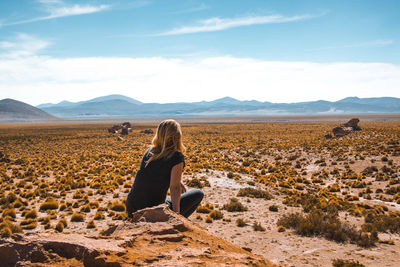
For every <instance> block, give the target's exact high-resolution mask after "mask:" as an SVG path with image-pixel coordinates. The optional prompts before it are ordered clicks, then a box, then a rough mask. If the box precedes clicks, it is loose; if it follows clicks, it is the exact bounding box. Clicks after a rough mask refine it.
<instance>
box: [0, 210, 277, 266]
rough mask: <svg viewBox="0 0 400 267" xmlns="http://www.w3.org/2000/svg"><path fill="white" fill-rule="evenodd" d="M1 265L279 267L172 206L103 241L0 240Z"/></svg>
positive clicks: (66, 237) (147, 213)
mask: <svg viewBox="0 0 400 267" xmlns="http://www.w3.org/2000/svg"><path fill="white" fill-rule="evenodd" d="M0 262H1V264H2V265H1V266H96V267H102V266H107V267H110V266H111V267H113V266H132V265H135V266H141V265H146V266H148V265H150V266H199V265H202V266H225V265H233V266H249V265H250V266H274V265H273V264H272V263H270V262H269V261H268V260H266V259H265V258H263V257H261V256H257V255H254V254H252V253H250V252H248V251H246V250H244V249H242V248H240V247H238V246H236V245H233V244H232V243H229V242H227V241H225V240H223V239H221V238H219V237H216V236H214V235H212V234H210V233H209V232H207V231H206V230H204V229H203V228H201V227H200V226H198V225H196V224H194V223H192V222H191V221H189V220H187V219H186V218H184V217H182V216H180V215H177V214H176V213H174V212H172V211H170V210H169V209H168V208H167V206H166V205H160V206H157V207H153V208H148V209H144V210H141V211H138V212H136V213H134V214H133V218H132V219H131V220H130V221H126V222H123V223H119V224H116V225H114V226H110V227H109V228H108V229H106V230H104V231H102V233H101V235H99V236H84V235H79V234H62V233H42V234H40V233H38V234H33V235H28V236H20V235H15V236H14V238H13V239H1V240H0Z"/></svg>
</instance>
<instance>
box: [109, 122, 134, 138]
mask: <svg viewBox="0 0 400 267" xmlns="http://www.w3.org/2000/svg"><path fill="white" fill-rule="evenodd" d="M107 130H108V132H109V133H121V134H122V135H127V134H128V133H130V132H132V125H131V123H130V122H123V123H122V124H115V125H113V126H112V127H111V128H108V129H107Z"/></svg>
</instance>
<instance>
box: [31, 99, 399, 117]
mask: <svg viewBox="0 0 400 267" xmlns="http://www.w3.org/2000/svg"><path fill="white" fill-rule="evenodd" d="M38 107H41V108H42V109H43V110H44V111H46V112H48V113H50V114H52V115H54V116H57V117H60V118H69V119H80V118H129V117H131V118H132V117H137V118H138V117H165V116H186V117H199V116H268V115H318V114H320V115H322V114H350V113H351V114H379V113H400V98H394V97H379V98H358V97H348V98H344V99H342V100H339V101H336V102H330V101H324V100H318V101H310V102H298V103H271V102H260V101H256V100H251V101H240V100H237V99H234V98H232V97H224V98H220V99H216V100H213V101H201V102H191V103H187V102H180V103H167V104H158V103H142V102H139V101H137V100H134V99H132V98H129V97H126V96H122V95H109V96H102V97H98V98H94V99H91V100H88V101H81V102H77V103H72V102H67V101H63V102H60V103H58V104H51V105H49V104H42V105H39V106H38Z"/></svg>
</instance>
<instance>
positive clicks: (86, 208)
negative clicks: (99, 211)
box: [80, 204, 90, 213]
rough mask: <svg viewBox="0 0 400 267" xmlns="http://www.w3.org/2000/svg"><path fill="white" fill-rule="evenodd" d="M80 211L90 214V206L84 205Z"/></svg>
mask: <svg viewBox="0 0 400 267" xmlns="http://www.w3.org/2000/svg"><path fill="white" fill-rule="evenodd" d="M80 211H81V212H86V213H88V212H90V205H89V204H86V205H84V206H82V207H81V209H80Z"/></svg>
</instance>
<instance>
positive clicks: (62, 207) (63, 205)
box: [59, 203, 67, 211]
mask: <svg viewBox="0 0 400 267" xmlns="http://www.w3.org/2000/svg"><path fill="white" fill-rule="evenodd" d="M66 208H67V204H65V203H62V204H61V205H60V209H59V210H60V211H63V210H65V209H66Z"/></svg>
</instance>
